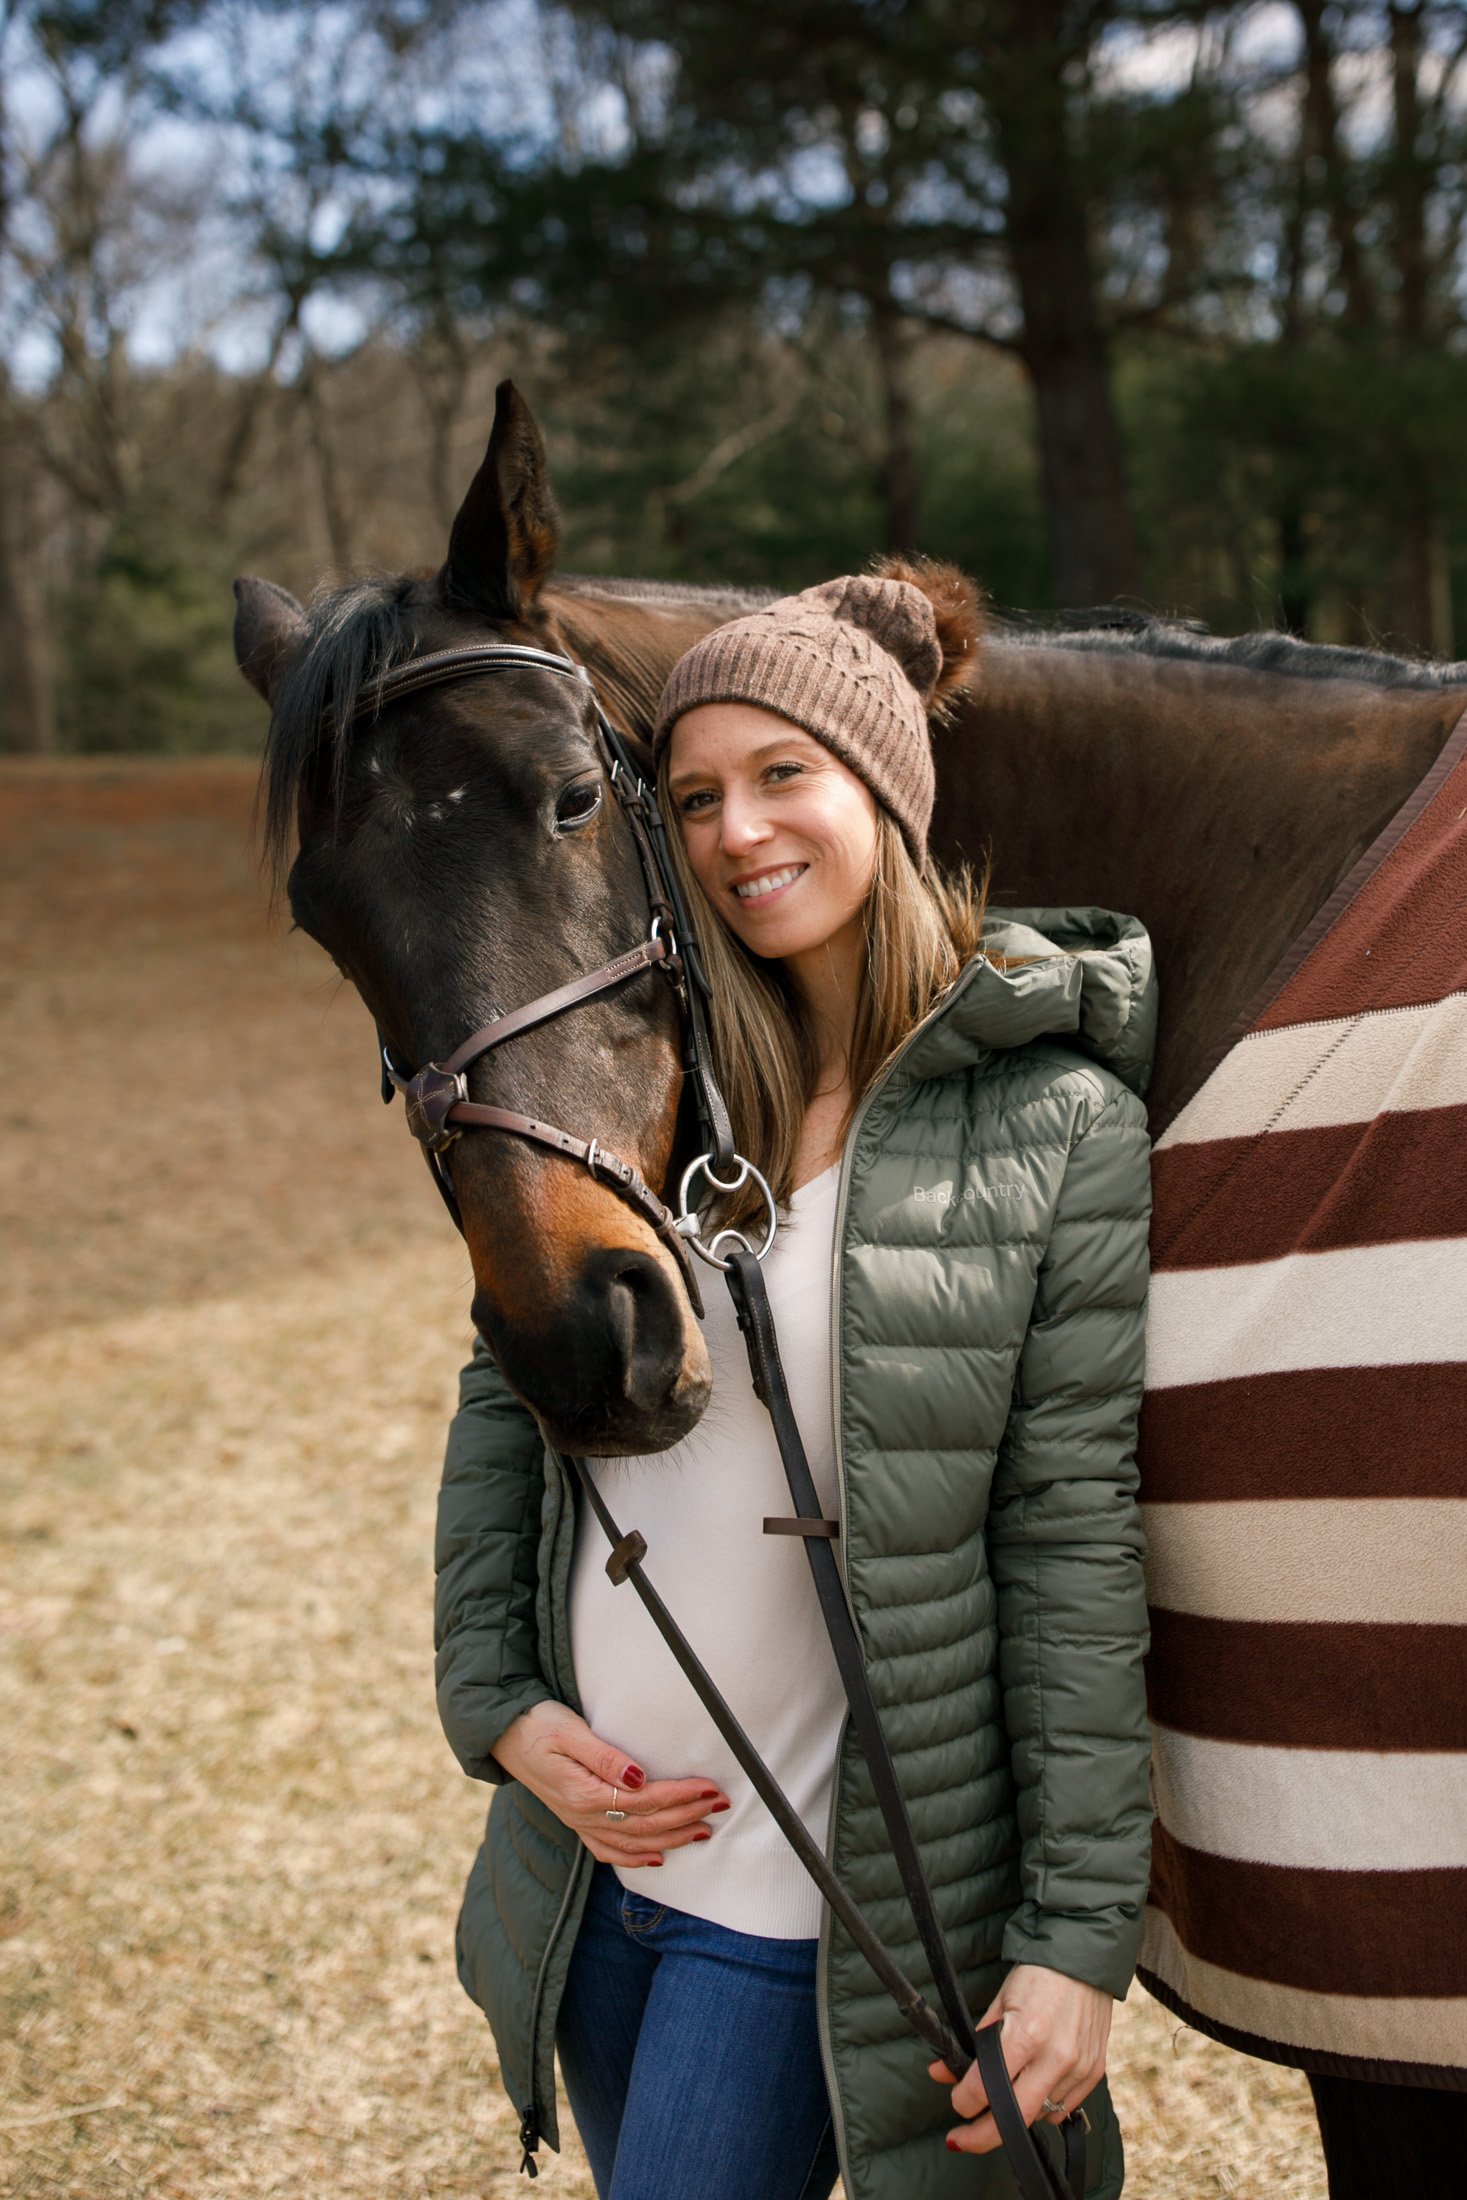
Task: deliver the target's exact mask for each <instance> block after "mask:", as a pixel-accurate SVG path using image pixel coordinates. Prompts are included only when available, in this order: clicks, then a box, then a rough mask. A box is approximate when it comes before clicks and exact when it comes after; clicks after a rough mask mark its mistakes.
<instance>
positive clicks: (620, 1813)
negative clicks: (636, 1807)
mask: <svg viewBox="0 0 1467 2200" xmlns="http://www.w3.org/2000/svg"><path fill="white" fill-rule="evenodd" d="M620 1793H621V1789H620V1788H619V1787H613V1789H612V1791H611V1808H610V1810H609V1811H608V1812H607V1813H606V1815H607V1817H608V1818H609V1819H610V1820H611V1821H612V1824H613V1825H618V1826H619V1825H620V1824H621V1822H622V1820H623V1818H625V1816H626V1812H625V1811H624V1810H618V1809H617V1807H616V1799H617V1797H618V1796H619V1795H620Z"/></svg>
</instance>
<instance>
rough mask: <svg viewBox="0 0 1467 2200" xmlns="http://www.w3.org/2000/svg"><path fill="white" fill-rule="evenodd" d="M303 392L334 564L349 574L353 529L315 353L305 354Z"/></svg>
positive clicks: (327, 535) (301, 379)
mask: <svg viewBox="0 0 1467 2200" xmlns="http://www.w3.org/2000/svg"><path fill="white" fill-rule="evenodd" d="M300 392H301V396H302V398H303V400H304V402H305V413H306V430H307V434H308V436H309V438H310V445H311V455H312V457H313V458H314V459H315V461H316V481H317V485H318V487H319V489H320V492H321V517H322V518H323V520H324V521H325V522H326V539H327V541H328V542H329V543H330V545H331V562H332V564H333V565H334V566H335V568H336V570H337V572H338V574H341V573H345V572H346V571H348V569H349V568H350V566H351V562H352V543H351V528H350V524H349V522H348V520H347V516H346V506H345V504H344V503H343V501H342V495H341V481H340V477H339V475H338V473H337V469H336V452H335V450H334V449H333V447H332V442H331V423H330V420H329V419H328V418H327V415H326V403H325V399H324V397H323V396H322V393H321V376H320V369H319V366H318V364H317V361H316V358H315V355H314V353H309V352H308V353H307V355H306V359H305V363H304V365H303V367H302V369H301V377H300Z"/></svg>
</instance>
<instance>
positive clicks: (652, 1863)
mask: <svg viewBox="0 0 1467 2200" xmlns="http://www.w3.org/2000/svg"><path fill="white" fill-rule="evenodd" d="M661 1862H662V1858H661V1857H660V1856H649V1857H648V1859H647V1868H648V1870H649V1871H654V1872H655V1871H656V1870H657V1868H658V1866H659V1865H660V1864H661Z"/></svg>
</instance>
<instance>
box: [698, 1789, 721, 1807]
mask: <svg viewBox="0 0 1467 2200" xmlns="http://www.w3.org/2000/svg"><path fill="white" fill-rule="evenodd" d="M717 1799H718V1790H717V1788H704V1790H703V1792H702V1794H701V1795H700V1796H699V1797H698V1801H699V1802H700V1803H713V1802H716V1801H717Z"/></svg>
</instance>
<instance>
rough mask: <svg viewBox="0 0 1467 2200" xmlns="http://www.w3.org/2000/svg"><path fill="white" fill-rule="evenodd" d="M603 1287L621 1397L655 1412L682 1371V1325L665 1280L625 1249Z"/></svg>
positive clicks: (644, 1257)
mask: <svg viewBox="0 0 1467 2200" xmlns="http://www.w3.org/2000/svg"><path fill="white" fill-rule="evenodd" d="M604 1288H605V1292H606V1312H607V1319H608V1322H609V1324H610V1327H611V1331H612V1335H613V1337H614V1339H615V1342H616V1346H617V1348H618V1357H619V1359H620V1362H621V1390H622V1395H623V1397H624V1398H625V1399H626V1401H627V1403H628V1404H629V1405H632V1406H635V1407H636V1408H637V1409H638V1411H639V1412H654V1411H656V1410H658V1409H659V1408H660V1407H661V1406H663V1405H664V1404H665V1402H666V1400H667V1398H668V1397H669V1395H670V1394H671V1392H672V1391H673V1390H674V1389H675V1388H676V1387H677V1384H678V1381H679V1379H680V1377H681V1375H682V1372H683V1368H682V1359H683V1343H684V1339H683V1324H682V1320H681V1313H680V1309H679V1308H678V1306H677V1304H676V1300H675V1296H674V1293H673V1291H672V1289H671V1287H670V1285H669V1281H668V1278H667V1276H666V1275H665V1274H664V1273H663V1270H662V1268H661V1266H660V1265H659V1263H658V1262H657V1261H655V1260H653V1259H652V1258H651V1257H650V1256H649V1255H648V1254H646V1253H635V1252H630V1251H628V1252H625V1253H621V1254H619V1255H618V1256H617V1257H616V1260H615V1265H614V1266H612V1267H611V1268H610V1269H609V1272H608V1273H606V1274H605V1283H604Z"/></svg>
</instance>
